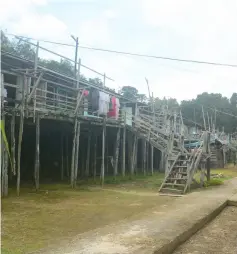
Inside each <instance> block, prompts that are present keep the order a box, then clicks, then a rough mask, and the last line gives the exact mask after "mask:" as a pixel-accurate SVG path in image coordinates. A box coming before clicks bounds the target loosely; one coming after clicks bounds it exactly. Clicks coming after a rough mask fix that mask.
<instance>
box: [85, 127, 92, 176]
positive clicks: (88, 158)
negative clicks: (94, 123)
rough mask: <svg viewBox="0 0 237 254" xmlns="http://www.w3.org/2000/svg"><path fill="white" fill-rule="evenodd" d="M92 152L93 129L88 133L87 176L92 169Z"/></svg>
mask: <svg viewBox="0 0 237 254" xmlns="http://www.w3.org/2000/svg"><path fill="white" fill-rule="evenodd" d="M90 152H91V130H89V133H88V140H87V158H86V177H87V178H88V177H89V173H90V172H89V170H90Z"/></svg>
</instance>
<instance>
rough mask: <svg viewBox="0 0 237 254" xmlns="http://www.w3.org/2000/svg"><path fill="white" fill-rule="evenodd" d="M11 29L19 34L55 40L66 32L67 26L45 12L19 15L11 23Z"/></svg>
mask: <svg viewBox="0 0 237 254" xmlns="http://www.w3.org/2000/svg"><path fill="white" fill-rule="evenodd" d="M12 29H13V31H16V32H17V33H18V34H20V35H29V36H31V37H33V38H39V39H43V38H52V35H53V40H57V39H58V38H62V35H65V34H66V31H67V26H66V25H65V24H64V23H63V22H62V21H60V20H58V19H57V18H56V17H54V16H52V15H49V14H45V15H40V14H37V13H33V14H31V13H28V15H27V16H24V17H21V18H20V19H19V22H17V23H15V24H13V25H12Z"/></svg>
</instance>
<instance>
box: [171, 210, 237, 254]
mask: <svg viewBox="0 0 237 254" xmlns="http://www.w3.org/2000/svg"><path fill="white" fill-rule="evenodd" d="M191 253H192V254H223V253H225V254H236V253H237V207H234V206H229V207H227V208H225V209H224V211H223V212H221V214H220V215H218V216H217V217H216V218H215V219H214V220H213V221H212V222H210V223H209V224H207V225H206V226H205V228H203V229H201V230H200V231H199V232H198V233H196V234H195V235H194V236H193V237H191V238H190V240H188V241H187V242H186V243H184V244H183V245H182V246H180V247H179V248H178V249H177V250H176V251H175V252H174V254H191Z"/></svg>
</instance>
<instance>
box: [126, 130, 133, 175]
mask: <svg viewBox="0 0 237 254" xmlns="http://www.w3.org/2000/svg"><path fill="white" fill-rule="evenodd" d="M127 140H128V168H129V173H130V176H132V167H133V165H132V162H133V153H132V149H133V137H132V133H131V132H128V137H127Z"/></svg>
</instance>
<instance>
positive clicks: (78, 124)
mask: <svg viewBox="0 0 237 254" xmlns="http://www.w3.org/2000/svg"><path fill="white" fill-rule="evenodd" d="M80 128H81V124H80V122H78V123H77V138H76V151H75V153H76V155H75V163H74V187H76V184H77V174H78V157H79V144H80Z"/></svg>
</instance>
